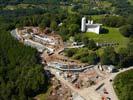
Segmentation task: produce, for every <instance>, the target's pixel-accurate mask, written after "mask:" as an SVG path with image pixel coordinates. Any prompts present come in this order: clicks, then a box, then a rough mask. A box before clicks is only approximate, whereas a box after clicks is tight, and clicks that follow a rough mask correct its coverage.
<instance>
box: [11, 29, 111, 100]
mask: <svg viewBox="0 0 133 100" xmlns="http://www.w3.org/2000/svg"><path fill="white" fill-rule="evenodd" d="M11 35H12V36H14V37H15V38H16V39H17V40H19V41H20V42H22V43H24V44H25V45H28V46H31V47H33V48H36V49H37V50H38V52H40V54H41V58H42V64H43V65H44V66H45V67H44V69H45V70H49V71H50V73H51V74H53V75H54V76H55V77H56V78H57V80H59V81H60V84H59V83H58V82H55V83H57V84H53V86H54V87H56V88H58V89H56V88H54V89H53V90H52V91H51V94H50V95H53V96H56V95H57V94H58V95H60V97H59V98H62V96H64V95H66V94H67V93H68V96H66V98H67V99H59V98H58V99H57V98H56V99H53V100H101V99H102V93H101V92H99V91H100V90H98V91H96V88H94V89H93V91H94V95H95V94H96V98H98V99H93V98H94V97H89V98H90V99H89V98H88V95H86V94H82V93H81V91H82V92H83V93H84V91H86V90H85V89H87V88H88V89H89V88H92V87H93V86H97V84H99V83H100V82H101V81H103V80H105V79H107V78H108V76H109V75H110V72H112V70H113V68H114V67H113V66H110V67H106V66H100V65H88V64H87V63H81V62H80V61H78V60H73V59H71V58H68V57H66V56H64V55H63V54H62V52H63V51H64V49H66V48H78V47H79V48H80V47H82V46H83V44H82V45H73V44H71V45H66V44H65V43H64V42H63V40H62V38H61V36H60V35H58V34H57V33H55V32H53V31H51V30H50V29H49V28H46V29H44V30H41V29H40V28H38V27H24V28H22V29H15V30H12V31H11ZM64 86H67V88H69V89H68V90H67V89H64ZM60 88H63V91H61V89H60ZM57 90H59V91H58V92H57ZM64 90H66V92H67V93H63V92H65V91H64ZM104 90H106V89H104ZM55 91H56V92H55ZM87 91H88V90H87ZM93 91H91V92H93ZM73 93H77V94H78V95H77V96H75V95H74V96H72V94H73ZM86 93H88V92H86ZM106 93H107V92H106ZM91 96H93V95H92V94H91ZM73 97H74V98H77V97H78V98H80V99H74V98H73ZM82 97H83V98H82ZM108 97H109V96H108ZM81 98H82V99H81ZM87 98H88V99H87ZM105 98H106V97H105ZM103 100H107V99H103Z"/></svg>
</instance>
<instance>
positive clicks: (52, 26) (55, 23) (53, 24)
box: [50, 21, 58, 30]
mask: <svg viewBox="0 0 133 100" xmlns="http://www.w3.org/2000/svg"><path fill="white" fill-rule="evenodd" d="M57 27H58V26H57V22H56V21H52V22H51V24H50V28H51V29H52V30H57Z"/></svg>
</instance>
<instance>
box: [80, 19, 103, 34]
mask: <svg viewBox="0 0 133 100" xmlns="http://www.w3.org/2000/svg"><path fill="white" fill-rule="evenodd" d="M101 25H102V24H93V20H88V22H86V17H83V18H82V20H81V31H82V32H94V33H96V34H100V27H101Z"/></svg>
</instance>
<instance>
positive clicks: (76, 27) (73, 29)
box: [69, 24, 79, 36]
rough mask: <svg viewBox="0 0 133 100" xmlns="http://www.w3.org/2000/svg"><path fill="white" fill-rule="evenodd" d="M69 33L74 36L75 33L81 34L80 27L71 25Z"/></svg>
mask: <svg viewBox="0 0 133 100" xmlns="http://www.w3.org/2000/svg"><path fill="white" fill-rule="evenodd" d="M69 32H70V34H71V35H72V36H73V35H74V34H75V33H78V32H79V25H77V24H70V25H69Z"/></svg>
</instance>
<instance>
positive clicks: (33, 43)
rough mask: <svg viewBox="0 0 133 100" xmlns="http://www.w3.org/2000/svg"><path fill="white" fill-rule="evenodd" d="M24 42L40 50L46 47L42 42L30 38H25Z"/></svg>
mask: <svg viewBox="0 0 133 100" xmlns="http://www.w3.org/2000/svg"><path fill="white" fill-rule="evenodd" d="M24 44H25V45H28V46H31V47H33V48H36V49H37V50H38V51H39V52H43V50H44V49H45V47H44V46H43V45H42V44H40V43H37V42H34V41H32V40H30V39H25V40H24Z"/></svg>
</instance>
